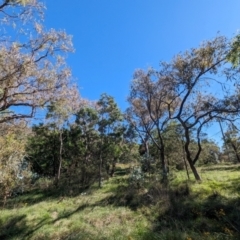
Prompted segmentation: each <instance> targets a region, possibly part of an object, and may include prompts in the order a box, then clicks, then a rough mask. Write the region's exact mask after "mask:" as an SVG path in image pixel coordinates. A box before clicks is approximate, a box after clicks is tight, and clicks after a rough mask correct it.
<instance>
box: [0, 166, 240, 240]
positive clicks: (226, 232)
mask: <svg viewBox="0 0 240 240" xmlns="http://www.w3.org/2000/svg"><path fill="white" fill-rule="evenodd" d="M239 171H240V169H239V165H216V166H214V165H213V166H210V167H209V166H206V167H203V168H199V172H200V174H201V176H202V179H203V180H202V182H195V181H194V180H193V177H192V176H191V179H192V180H190V181H189V180H187V177H186V173H185V172H184V171H179V172H177V171H171V174H170V176H169V182H168V183H164V184H162V183H160V181H159V180H158V178H157V177H156V176H155V175H146V176H145V178H144V181H143V182H141V185H133V184H131V183H130V181H129V173H130V169H129V167H128V166H127V165H119V166H118V169H117V172H116V174H115V176H114V177H113V178H111V179H109V180H105V181H104V182H103V187H102V188H101V189H99V188H98V187H97V185H95V184H93V185H92V186H90V187H85V188H79V187H78V186H77V185H74V184H71V186H67V185H65V186H64V184H62V185H60V187H59V188H58V189H56V188H55V187H53V186H52V185H51V182H50V180H43V179H42V180H41V182H38V183H37V185H35V188H34V187H33V189H32V190H31V191H29V192H27V193H25V194H23V195H20V196H17V197H15V198H12V199H9V200H8V202H7V204H6V206H5V207H4V208H3V209H1V211H0V239H16V240H17V239H44V240H47V239H54V240H55V239H61V240H62V239H93V240H97V239H129V240H131V239H146V240H148V239H149V240H151V239H170V240H174V239H177V240H181V239H185V240H191V239H192V240H194V239H197V240H198V239H199V240H200V239H240V191H239V190H240V187H239V186H240V174H239Z"/></svg>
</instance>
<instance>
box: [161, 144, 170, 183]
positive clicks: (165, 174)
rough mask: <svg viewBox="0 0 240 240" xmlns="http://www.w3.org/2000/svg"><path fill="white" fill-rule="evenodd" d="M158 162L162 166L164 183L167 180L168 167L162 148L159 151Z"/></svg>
mask: <svg viewBox="0 0 240 240" xmlns="http://www.w3.org/2000/svg"><path fill="white" fill-rule="evenodd" d="M160 161H161V164H162V172H163V181H164V182H165V181H167V179H168V167H167V164H166V161H165V154H164V148H161V150H160Z"/></svg>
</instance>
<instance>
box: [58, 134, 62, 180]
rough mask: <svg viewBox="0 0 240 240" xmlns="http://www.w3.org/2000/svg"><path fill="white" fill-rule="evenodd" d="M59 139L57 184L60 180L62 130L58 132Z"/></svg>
mask: <svg viewBox="0 0 240 240" xmlns="http://www.w3.org/2000/svg"><path fill="white" fill-rule="evenodd" d="M59 140H60V148H59V166H58V175H57V184H58V182H59V180H60V176H61V168H62V150H63V139H62V130H60V132H59Z"/></svg>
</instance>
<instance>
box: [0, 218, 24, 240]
mask: <svg viewBox="0 0 240 240" xmlns="http://www.w3.org/2000/svg"><path fill="white" fill-rule="evenodd" d="M25 218H26V215H20V216H16V217H12V218H10V219H8V220H7V221H6V222H5V223H2V224H1V226H0V239H2V240H7V239H13V238H14V236H20V235H22V234H24V233H25V232H26V231H27V226H26V219H25Z"/></svg>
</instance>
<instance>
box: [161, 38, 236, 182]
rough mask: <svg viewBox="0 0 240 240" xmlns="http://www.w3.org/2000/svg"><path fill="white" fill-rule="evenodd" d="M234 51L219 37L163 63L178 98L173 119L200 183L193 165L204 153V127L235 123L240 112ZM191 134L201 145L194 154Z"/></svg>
mask: <svg viewBox="0 0 240 240" xmlns="http://www.w3.org/2000/svg"><path fill="white" fill-rule="evenodd" d="M232 49H233V46H232V44H231V42H229V40H227V39H226V38H225V37H221V36H220V37H216V38H215V39H213V40H210V41H206V42H204V43H203V44H202V45H200V47H199V48H193V49H191V50H189V51H186V52H185V53H182V54H178V55H176V56H175V57H174V58H173V60H172V61H171V62H170V63H165V62H162V63H161V64H160V70H159V71H158V74H159V77H160V78H163V79H165V81H168V82H169V84H171V86H172V88H173V89H174V93H175V95H173V96H174V99H176V98H178V103H179V104H178V105H177V107H176V108H175V111H174V114H173V115H172V116H171V118H172V119H175V120H177V121H178V122H179V124H181V126H182V128H183V130H184V136H185V146H184V148H185V152H186V158H187V161H188V163H189V165H190V167H191V170H192V172H193V173H194V176H195V178H196V179H197V180H200V179H201V178H200V176H199V174H198V172H197V170H196V168H195V166H194V165H195V163H196V162H197V160H198V159H199V156H200V153H201V151H202V146H201V134H202V131H203V129H204V127H206V126H209V125H210V124H211V123H213V122H214V121H217V120H219V119H222V120H224V121H234V119H235V117H236V114H239V111H240V101H239V100H240V99H239V81H238V79H239V67H233V66H232V65H230V64H229V54H231V51H232ZM216 91H217V92H216ZM191 132H194V133H195V136H194V137H195V139H196V141H197V146H198V147H197V151H196V153H194V154H192V153H191V151H190V148H191V139H190V133H191Z"/></svg>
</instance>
